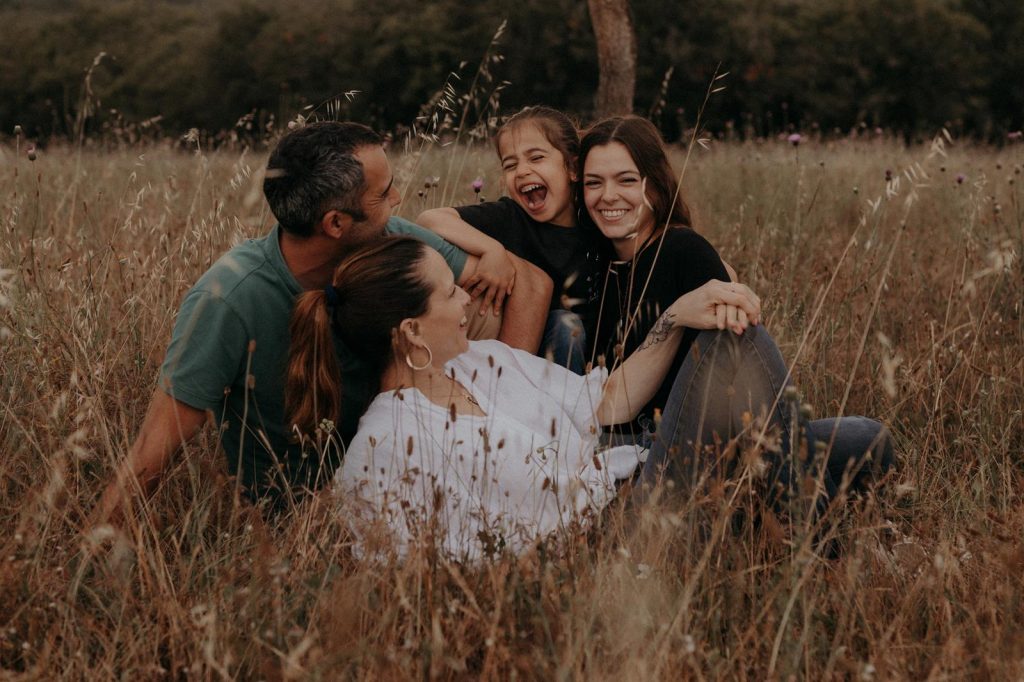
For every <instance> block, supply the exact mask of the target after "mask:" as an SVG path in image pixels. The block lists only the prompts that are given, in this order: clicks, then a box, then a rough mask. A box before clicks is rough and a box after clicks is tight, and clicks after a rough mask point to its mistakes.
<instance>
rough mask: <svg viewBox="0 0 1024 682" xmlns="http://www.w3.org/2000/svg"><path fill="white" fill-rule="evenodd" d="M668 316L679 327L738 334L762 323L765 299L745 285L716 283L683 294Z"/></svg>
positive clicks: (712, 282)
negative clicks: (727, 331)
mask: <svg viewBox="0 0 1024 682" xmlns="http://www.w3.org/2000/svg"><path fill="white" fill-rule="evenodd" d="M668 312H670V313H671V314H672V322H673V324H674V325H675V326H677V327H689V328H690V329H725V328H726V327H728V328H729V329H731V330H733V331H734V332H736V333H737V334H742V333H743V330H744V329H746V328H747V326H748V325H750V324H757V323H758V322H759V321H760V319H761V299H759V298H758V297H757V295H756V294H755V293H754V292H753V291H751V290H750V288H749V287H748V286H747V285H745V284H740V283H738V282H720V281H718V280H717V279H713V280H711V281H710V282H707V283H706V284H704V286H702V287H700V288H699V289H694V290H693V291H691V292H688V293H686V294H683V295H682V296H680V297H679V298H678V299H676V301H675V303H673V304H672V305H671V306H670V307H669V310H668Z"/></svg>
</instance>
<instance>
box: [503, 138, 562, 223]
mask: <svg viewBox="0 0 1024 682" xmlns="http://www.w3.org/2000/svg"><path fill="white" fill-rule="evenodd" d="M498 156H499V157H501V170H502V172H503V173H504V176H505V187H506V188H507V189H508V194H509V196H510V197H512V199H514V200H515V202H516V203H517V204H519V205H520V206H522V207H523V210H525V211H526V212H527V213H528V214H529V215H530V217H531V218H533V219H534V220H536V221H537V222H541V223H552V224H554V225H560V226H562V227H572V226H574V225H575V224H576V215H575V210H574V208H573V204H572V182H573V181H574V180H575V178H574V177H573V176H572V175H571V173H570V170H569V166H568V163H569V161H570V160H567V159H566V158H565V157H564V156H563V155H562V152H560V151H558V149H556V148H555V147H554V146H553V145H552V144H551V142H549V141H548V138H547V137H546V136H545V135H544V131H542V130H541V129H540V128H539V127H538V126H537V125H535V124H533V123H530V122H529V121H527V122H524V123H522V124H521V125H517V126H515V127H514V128H512V129H511V130H506V131H504V132H503V133H502V134H501V137H500V138H499V139H498Z"/></svg>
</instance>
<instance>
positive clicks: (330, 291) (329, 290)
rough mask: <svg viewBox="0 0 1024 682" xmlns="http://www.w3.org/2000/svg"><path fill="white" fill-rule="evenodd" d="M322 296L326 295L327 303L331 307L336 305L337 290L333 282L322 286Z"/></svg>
mask: <svg viewBox="0 0 1024 682" xmlns="http://www.w3.org/2000/svg"><path fill="white" fill-rule="evenodd" d="M324 296H326V297H327V305H329V306H331V307H332V308H336V307H337V306H338V290H337V289H335V288H334V285H333V284H328V285H327V286H325V287H324Z"/></svg>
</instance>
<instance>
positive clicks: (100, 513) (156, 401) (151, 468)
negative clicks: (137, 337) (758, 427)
mask: <svg viewBox="0 0 1024 682" xmlns="http://www.w3.org/2000/svg"><path fill="white" fill-rule="evenodd" d="M206 419H207V413H206V412H205V411H204V410H198V409H196V408H194V407H191V406H189V405H186V404H185V403H183V402H181V401H179V400H175V399H174V398H172V397H171V396H169V395H167V394H166V393H165V392H164V391H163V390H162V389H160V388H158V389H156V392H155V393H154V394H153V398H152V400H151V401H150V403H149V409H148V410H147V411H146V418H145V420H143V422H142V428H141V429H139V435H138V437H137V438H136V439H135V442H134V443H133V444H132V447H131V449H130V450H129V451H128V455H127V456H126V457H125V458H124V460H122V461H121V463H120V464H119V465H118V467H117V471H116V472H115V474H114V480H113V481H111V482H110V484H109V485H107V488H106V490H105V491H104V492H103V497H101V498H100V502H99V504H98V505H96V510H95V511H94V512H93V523H94V524H96V523H112V524H115V525H120V523H121V521H122V520H123V518H124V515H125V511H126V506H127V505H126V503H127V501H128V500H129V499H130V498H131V496H132V495H133V494H134V493H135V490H136V488H135V486H136V484H138V486H139V488H141V489H142V492H143V494H145V495H149V494H150V493H151V492H152V491H153V489H154V488H156V485H157V483H159V481H160V477H161V475H162V474H163V472H164V470H165V469H166V468H167V465H168V463H169V462H170V460H171V457H172V456H173V455H174V453H176V452H177V451H178V449H179V448H180V447H181V446H182V444H184V443H185V442H187V441H189V440H191V439H192V437H193V436H195V434H196V432H198V431H199V429H200V428H201V427H202V426H203V424H204V423H205V422H206Z"/></svg>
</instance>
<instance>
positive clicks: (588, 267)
mask: <svg viewBox="0 0 1024 682" xmlns="http://www.w3.org/2000/svg"><path fill="white" fill-rule="evenodd" d="M455 210H456V211H457V212H458V214H459V217H460V218H462V219H463V220H464V221H466V222H467V223H469V224H470V225H472V226H473V227H475V228H476V229H478V230H480V231H481V232H483V233H484V234H486V235H487V236H488V237H491V238H493V239H496V240H497V241H498V242H500V243H501V245H502V246H504V247H505V248H506V249H507V250H508V251H510V252H511V253H514V254H515V255H517V256H519V257H520V258H522V259H524V260H527V261H529V262H531V263H533V264H534V265H536V266H537V267H539V268H540V269H541V270H543V271H544V272H546V273H547V275H548V277H550V278H551V281H552V282H553V283H554V290H553V291H552V294H551V309H552V310H557V309H563V310H571V311H573V312H575V313H577V314H579V315H580V317H581V318H584V328H589V326H588V325H587V320H586V319H585V318H586V315H587V313H588V312H589V311H590V310H592V309H593V303H594V296H595V291H596V289H597V286H596V285H597V284H598V282H599V279H600V275H601V273H602V272H603V269H604V265H605V263H607V262H608V260H609V258H610V256H611V254H612V253H613V252H612V250H611V244H610V242H609V241H608V240H607V239H606V238H605V237H604V235H602V234H601V233H600V232H599V231H598V230H597V229H596V228H594V227H560V226H558V225H550V224H548V223H541V222H538V221H536V220H534V219H533V218H531V217H530V214H528V213H527V212H526V211H525V210H523V208H522V207H521V206H519V204H517V203H516V202H515V201H513V200H512V199H510V198H508V197H502V198H501V199H498V200H497V201H488V202H484V203H480V204H473V205H469V206H460V207H458V208H456V209H455Z"/></svg>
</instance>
